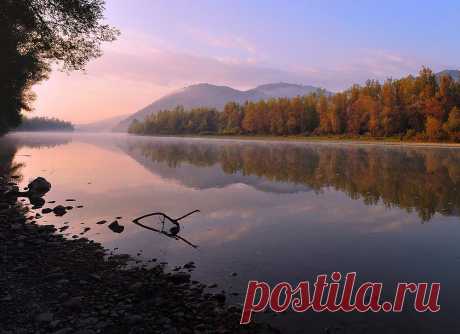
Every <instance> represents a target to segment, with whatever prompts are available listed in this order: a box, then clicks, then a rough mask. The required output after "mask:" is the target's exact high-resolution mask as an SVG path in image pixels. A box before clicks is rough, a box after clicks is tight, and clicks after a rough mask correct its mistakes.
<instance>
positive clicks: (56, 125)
mask: <svg viewBox="0 0 460 334" xmlns="http://www.w3.org/2000/svg"><path fill="white" fill-rule="evenodd" d="M15 130H16V131H73V130H74V127H73V125H72V123H70V122H66V121H62V120H60V119H57V118H50V117H32V118H27V117H22V121H21V125H20V126H18V127H17V128H16V129H15Z"/></svg>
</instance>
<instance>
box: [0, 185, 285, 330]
mask: <svg viewBox="0 0 460 334" xmlns="http://www.w3.org/2000/svg"><path fill="white" fill-rule="evenodd" d="M45 187H46V184H45ZM35 190H37V189H35ZM28 191H30V189H29V190H28ZM23 194H24V193H21V192H19V188H18V187H17V186H16V184H15V183H14V182H11V180H10V179H7V178H6V177H0V324H1V325H0V333H1V334H7V333H9V334H19V333H54V334H69V333H78V334H92V333H109V334H110V333H169V334H175V333H193V334H198V333H276V332H277V331H276V330H274V329H272V328H270V327H269V326H267V325H263V324H251V325H249V326H240V325H239V319H240V314H241V309H240V308H239V307H236V306H232V305H228V304H227V303H226V298H225V294H224V293H218V294H211V293H207V292H206V286H205V285H203V284H201V283H199V282H196V281H193V280H192V279H191V276H190V274H189V271H191V270H192V269H193V267H194V265H193V263H189V264H187V265H186V266H185V269H186V270H185V269H184V270H183V271H175V272H173V273H168V272H166V271H165V270H164V267H163V266H162V265H156V266H154V265H151V264H150V265H149V266H147V265H142V264H140V265H139V266H136V267H129V266H127V265H126V263H127V260H128V259H129V257H128V256H124V255H115V256H111V255H110V254H108V253H107V250H105V249H104V248H103V247H102V246H101V245H100V244H98V243H96V242H93V241H91V240H88V239H85V238H79V239H70V240H69V239H66V238H65V237H63V236H62V235H59V234H57V233H56V229H55V228H54V227H53V226H50V225H48V226H45V225H38V224H36V221H35V215H34V214H32V213H31V212H30V211H29V208H28V206H27V205H24V204H22V203H21V202H18V196H21V195H23ZM30 195H31V194H27V196H29V198H31V199H32V201H36V202H37V201H38V202H39V199H38V198H40V196H39V195H38V196H31V197H30ZM32 201H31V202H32Z"/></svg>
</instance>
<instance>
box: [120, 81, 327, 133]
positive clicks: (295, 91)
mask: <svg viewBox="0 0 460 334" xmlns="http://www.w3.org/2000/svg"><path fill="white" fill-rule="evenodd" d="M320 90H321V88H318V87H313V86H304V85H296V84H289V83H284V82H280V83H273V84H266V85H261V86H258V87H256V88H253V89H250V90H246V91H241V90H237V89H234V88H231V87H227V86H216V85H211V84H207V83H202V84H197V85H192V86H188V87H185V88H183V89H181V90H178V91H176V92H174V93H172V94H169V95H166V96H164V97H162V98H160V99H158V100H156V101H155V102H153V103H152V104H150V105H148V106H146V107H145V108H143V109H141V110H139V111H138V112H136V113H134V114H133V115H131V116H129V117H127V118H126V119H124V120H122V121H121V122H120V123H119V124H118V125H117V126H116V127H115V128H114V131H127V129H128V127H129V125H130V124H131V122H132V121H133V120H134V119H137V120H139V121H142V120H143V119H144V118H145V117H146V116H147V115H150V114H152V113H155V112H158V111H160V110H165V109H173V108H175V107H177V106H179V105H181V106H183V107H184V108H185V109H191V108H198V107H209V108H216V109H218V110H222V109H223V108H224V106H225V104H226V103H227V102H231V101H233V102H238V103H244V102H246V101H259V100H266V99H269V98H280V97H289V98H291V97H295V96H298V95H306V94H309V93H312V92H318V91H320ZM326 93H327V94H330V93H329V92H326Z"/></svg>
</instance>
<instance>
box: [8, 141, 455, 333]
mask: <svg viewBox="0 0 460 334" xmlns="http://www.w3.org/2000/svg"><path fill="white" fill-rule="evenodd" d="M0 145H1V148H2V153H3V154H2V156H1V158H2V159H1V161H2V166H6V165H8V166H10V165H12V166H14V167H15V168H14V173H15V174H16V175H18V176H19V177H20V183H21V185H22V186H25V185H26V184H27V183H28V181H29V180H31V179H32V178H34V177H36V176H43V177H45V178H46V179H48V180H49V181H50V182H51V184H52V189H51V191H50V192H49V193H48V194H47V195H46V200H47V201H56V204H60V203H66V201H65V200H66V199H76V202H67V204H71V205H74V206H75V208H74V209H73V210H71V211H69V212H68V213H67V214H66V215H65V216H63V217H55V216H54V215H52V214H51V215H45V216H44V218H41V219H40V220H39V223H41V224H55V225H56V226H57V227H58V228H59V227H63V226H69V228H68V229H67V230H66V231H65V233H66V234H68V236H69V237H72V235H80V233H81V232H82V230H83V229H84V228H85V227H90V228H91V229H90V230H89V231H88V232H86V233H85V234H84V235H83V236H85V237H87V238H89V239H93V240H95V241H98V242H101V243H102V244H103V245H104V246H105V247H107V248H111V249H113V248H118V250H117V252H118V253H129V254H131V255H133V256H135V257H139V258H140V259H151V258H157V259H158V261H166V262H168V263H169V267H170V268H174V266H176V265H183V264H185V263H186V262H188V261H194V262H195V263H196V264H197V270H196V271H195V272H194V274H193V276H192V277H193V278H195V279H197V280H201V281H203V282H205V283H217V284H218V285H219V289H220V288H222V289H225V290H226V291H228V292H234V293H239V295H234V296H232V297H231V298H232V301H233V302H235V303H242V302H243V296H244V291H245V287H246V284H247V281H248V280H250V279H251V280H264V281H267V282H270V283H272V284H273V283H277V282H279V281H289V282H291V283H293V284H296V283H298V281H300V280H310V281H312V280H314V278H315V277H316V275H318V274H321V273H327V274H329V273H331V272H333V271H340V272H342V273H346V272H352V271H356V272H357V274H358V278H359V280H361V281H368V280H369V281H381V282H383V283H384V284H385V288H386V292H387V294H388V295H389V296H391V295H392V294H393V291H394V288H395V286H396V283H397V282H405V281H409V282H419V281H421V280H423V281H426V282H441V286H442V288H441V297H440V305H441V311H440V312H439V313H437V314H415V313H414V312H405V313H402V314H343V313H334V314H331V313H322V314H316V313H313V312H307V313H305V314H287V315H278V316H276V317H273V316H272V315H260V314H258V315H256V317H255V318H256V319H264V320H268V321H270V322H273V324H275V325H278V326H280V327H281V328H283V329H284V331H286V332H291V333H303V332H306V329H308V330H309V332H310V331H311V332H313V333H315V332H319V331H320V330H323V329H324V328H326V327H334V326H339V327H340V326H341V327H342V328H352V329H350V333H359V332H360V331H361V332H362V330H364V329H365V330H368V331H370V332H375V333H380V332H381V333H399V332H404V331H406V332H408V333H409V332H414V328H415V329H418V332H419V333H450V332H455V329H456V328H457V327H458V326H459V325H460V323H459V320H458V318H457V315H458V312H459V311H460V307H459V306H458V305H457V300H456V296H458V295H459V293H460V288H459V287H458V282H459V281H460V269H459V264H460V248H459V240H460V217H459V216H460V192H459V189H460V188H459V187H460V149H453V148H449V149H447V148H415V147H399V146H379V145H348V144H331V143H328V144H325V143H282V142H268V143H267V142H266V143H262V142H255V141H236V140H213V139H209V140H208V139H191V138H147V137H136V136H129V135H121V134H113V135H112V134H110V135H91V134H77V133H72V134H28V133H23V134H18V133H16V134H10V135H8V136H6V137H5V138H2V139H1V140H0ZM4 156H5V157H4ZM56 204H47V205H45V207H53V206H54V205H56ZM77 205H83V207H82V208H76V206H77ZM195 209H199V210H200V211H201V212H200V213H197V214H193V215H191V216H189V217H187V218H185V219H184V220H183V221H181V230H180V232H179V235H180V236H181V238H183V239H184V240H182V239H175V238H171V237H168V236H167V235H165V234H163V233H158V232H156V231H152V230H148V229H145V228H142V227H141V226H138V225H135V224H133V223H132V222H131V221H132V220H133V219H134V218H135V217H138V216H141V215H143V214H147V213H150V212H156V211H158V212H164V213H166V214H167V215H169V216H171V217H173V218H175V217H180V216H182V215H184V214H186V213H187V212H190V211H193V210H195ZM115 217H122V218H121V219H117V220H118V222H119V223H120V224H121V225H123V226H124V227H125V229H124V231H123V233H119V234H118V233H113V232H112V231H111V230H110V229H109V228H108V227H107V225H108V224H101V225H98V224H96V222H98V221H101V220H107V221H108V222H109V223H110V222H111V221H114V220H115V219H116V218H115ZM64 223H67V224H64ZM145 224H146V225H148V226H150V227H152V228H154V229H157V230H158V229H161V226H160V225H161V224H160V222H159V221H156V220H155V219H154V218H151V219H146V220H145ZM166 228H168V226H166ZM191 244H192V245H196V246H197V248H194V247H192V246H191ZM141 250H142V251H141ZM138 253H139V254H140V255H137V254H138ZM233 272H236V273H237V274H238V275H237V276H233V275H231V274H232V273H233ZM384 294H385V291H384ZM409 302H410V300H407V302H406V303H409ZM284 331H283V332H284Z"/></svg>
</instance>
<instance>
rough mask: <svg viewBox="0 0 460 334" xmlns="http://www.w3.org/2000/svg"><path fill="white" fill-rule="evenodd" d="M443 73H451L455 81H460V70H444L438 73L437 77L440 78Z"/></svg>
mask: <svg viewBox="0 0 460 334" xmlns="http://www.w3.org/2000/svg"><path fill="white" fill-rule="evenodd" d="M443 75H450V77H451V78H452V79H454V80H455V81H460V71H459V70H444V71H441V72H439V73H436V78H438V79H439V78H440V77H442V76H443Z"/></svg>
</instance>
